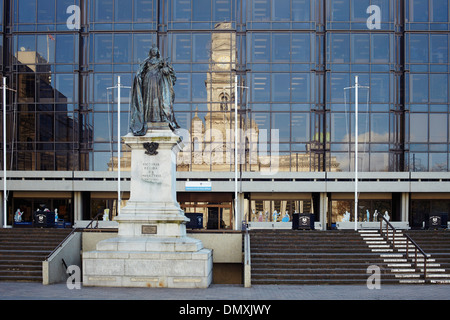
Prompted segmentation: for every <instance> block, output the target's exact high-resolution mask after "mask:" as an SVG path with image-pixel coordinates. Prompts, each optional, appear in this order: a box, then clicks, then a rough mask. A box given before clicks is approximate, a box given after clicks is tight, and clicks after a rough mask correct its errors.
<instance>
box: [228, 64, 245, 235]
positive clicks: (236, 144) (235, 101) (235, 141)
mask: <svg viewBox="0 0 450 320" xmlns="http://www.w3.org/2000/svg"><path fill="white" fill-rule="evenodd" d="M233 71H236V70H235V69H234V70H233ZM230 88H233V86H228V87H224V89H230ZM238 88H245V89H248V88H249V87H245V86H238V76H237V74H236V75H235V76H234V230H238V221H237V208H238V204H239V202H238V124H237V123H238V121H237V119H238V116H237V114H238V111H237V110H238V101H237V99H238V98H237V97H238V92H237V90H238Z"/></svg>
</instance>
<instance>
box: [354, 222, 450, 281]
mask: <svg viewBox="0 0 450 320" xmlns="http://www.w3.org/2000/svg"><path fill="white" fill-rule="evenodd" d="M359 233H360V235H361V237H362V238H363V239H364V241H365V242H366V243H367V245H368V247H369V248H370V249H371V250H372V252H376V253H379V255H380V258H382V259H383V262H384V264H385V267H386V269H387V270H388V271H390V272H391V274H392V275H393V276H394V277H395V278H396V279H398V283H403V284H405V283H416V284H417V283H450V273H449V270H448V265H449V264H448V261H447V262H446V263H445V266H446V267H447V268H445V267H443V265H441V263H440V260H442V250H444V251H445V252H446V253H450V247H448V245H449V244H450V238H449V237H448V235H450V234H449V233H448V232H441V233H440V237H433V234H434V233H433V231H423V232H421V233H419V234H420V236H421V237H420V238H419V237H418V235H419V234H417V232H414V231H397V232H396V234H395V246H394V237H393V233H392V230H390V231H389V233H388V235H386V231H385V230H383V232H382V233H381V234H380V232H379V231H378V230H360V231H359ZM404 233H407V234H408V235H409V236H410V237H411V239H413V240H414V241H415V242H416V243H417V244H418V245H419V246H420V247H421V248H422V250H424V251H425V253H426V254H427V258H426V260H427V264H426V265H427V278H426V279H424V269H425V268H424V265H425V262H424V260H425V257H424V256H423V255H422V254H421V253H419V252H418V253H417V266H416V254H415V248H414V246H413V244H412V243H411V241H409V240H408V239H407V238H406V237H405V235H404ZM442 236H444V237H442ZM446 236H447V237H446ZM417 238H419V239H420V240H419V242H421V243H422V244H420V243H419V242H418V241H416V239H417ZM407 242H408V253H407V252H406V247H407ZM425 244H427V245H425ZM446 246H447V247H446ZM437 256H439V258H438V259H437V260H438V261H437V260H436V257H437ZM444 256H445V254H444ZM448 258H450V256H449V255H447V259H448Z"/></svg>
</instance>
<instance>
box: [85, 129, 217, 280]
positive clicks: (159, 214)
mask: <svg viewBox="0 0 450 320" xmlns="http://www.w3.org/2000/svg"><path fill="white" fill-rule="evenodd" d="M123 140H124V142H125V143H126V144H127V145H128V146H129V147H130V148H131V183H130V199H129V200H128V202H127V205H126V206H125V207H124V208H122V210H121V212H120V215H119V216H118V217H117V218H116V219H115V221H117V222H118V223H119V233H118V237H116V238H112V239H108V240H103V241H100V242H99V243H98V244H97V247H96V250H95V251H90V252H84V253H83V285H84V286H106V287H108V286H109V287H168V288H207V287H208V286H209V285H210V284H211V281H212V251H211V250H210V249H205V248H203V244H202V242H201V241H200V240H197V239H193V238H189V237H187V236H186V222H188V221H189V219H187V218H186V216H185V215H184V212H183V211H182V210H181V209H180V206H179V204H178V202H177V201H176V185H175V183H176V179H175V159H176V148H177V144H178V142H179V137H178V136H177V135H175V134H174V133H173V132H172V131H171V130H170V129H165V128H162V129H161V128H159V129H150V130H148V132H147V134H146V135H145V136H133V135H132V134H128V135H127V136H125V137H123Z"/></svg>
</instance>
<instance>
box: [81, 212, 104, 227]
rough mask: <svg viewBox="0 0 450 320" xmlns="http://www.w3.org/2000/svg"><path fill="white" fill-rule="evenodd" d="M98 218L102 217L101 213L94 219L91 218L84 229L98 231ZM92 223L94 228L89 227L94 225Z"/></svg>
mask: <svg viewBox="0 0 450 320" xmlns="http://www.w3.org/2000/svg"><path fill="white" fill-rule="evenodd" d="M100 216H103V213H97V215H96V216H95V217H94V218H92V220H91V221H90V222H89V223H88V225H87V226H86V228H85V229H89V228H91V229H98V218H99V217H100ZM94 221H96V224H95V227H91V225H92V224H93V223H94Z"/></svg>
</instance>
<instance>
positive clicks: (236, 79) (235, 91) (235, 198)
mask: <svg viewBox="0 0 450 320" xmlns="http://www.w3.org/2000/svg"><path fill="white" fill-rule="evenodd" d="M237 81H238V77H237V75H235V77H234V230H239V228H238V220H237V218H238V214H237V212H238V142H237V140H238V125H237V118H238V117H237V107H238V103H237V98H238V91H237V88H238V85H237Z"/></svg>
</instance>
